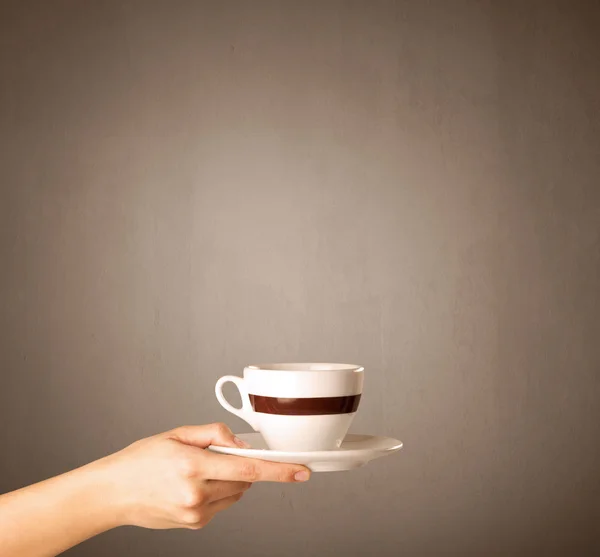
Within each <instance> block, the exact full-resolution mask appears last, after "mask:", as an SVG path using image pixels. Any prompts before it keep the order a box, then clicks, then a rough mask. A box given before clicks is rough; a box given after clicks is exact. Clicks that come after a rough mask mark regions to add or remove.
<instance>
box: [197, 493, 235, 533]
mask: <svg viewBox="0 0 600 557" xmlns="http://www.w3.org/2000/svg"><path fill="white" fill-rule="evenodd" d="M242 495H243V493H236V494H235V495H230V496H229V497H225V499H220V500H219V501H215V502H213V503H209V504H208V505H207V506H206V507H205V508H204V510H203V511H202V512H201V513H200V514H194V515H193V522H189V523H188V524H186V525H185V528H189V529H191V530H199V529H200V528H204V527H205V526H206V525H207V524H208V523H209V522H210V521H211V520H212V519H213V518H214V517H215V514H217V513H218V512H221V511H224V510H225V509H228V508H229V507H231V505H233V504H235V503H237V502H238V501H239V500H240V499H241V498H242Z"/></svg>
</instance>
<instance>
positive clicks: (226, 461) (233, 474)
mask: <svg viewBox="0 0 600 557" xmlns="http://www.w3.org/2000/svg"><path fill="white" fill-rule="evenodd" d="M203 457H204V458H203V470H202V473H203V477H204V478H205V479H211V480H226V481H241V482H251V483H252V482H282V483H291V482H304V481H306V480H308V478H309V477H310V471H309V470H308V468H306V467H305V466H300V465H299V464H284V463H281V462H268V461H266V460H258V459H254V458H244V457H239V456H231V455H222V454H216V453H212V452H210V451H205V453H204V454H203Z"/></svg>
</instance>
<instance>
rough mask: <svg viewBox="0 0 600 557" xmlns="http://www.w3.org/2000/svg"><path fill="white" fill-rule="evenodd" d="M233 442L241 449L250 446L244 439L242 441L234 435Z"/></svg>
mask: <svg viewBox="0 0 600 557" xmlns="http://www.w3.org/2000/svg"><path fill="white" fill-rule="evenodd" d="M233 442H234V443H235V444H236V445H237V446H238V447H241V448H242V449H249V448H250V445H248V443H246V441H242V440H241V439H240V438H239V437H234V438H233Z"/></svg>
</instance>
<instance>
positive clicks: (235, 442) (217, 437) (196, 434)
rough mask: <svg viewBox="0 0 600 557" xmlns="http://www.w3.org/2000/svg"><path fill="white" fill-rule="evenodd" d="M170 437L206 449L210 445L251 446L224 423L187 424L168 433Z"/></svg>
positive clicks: (243, 447)
mask: <svg viewBox="0 0 600 557" xmlns="http://www.w3.org/2000/svg"><path fill="white" fill-rule="evenodd" d="M168 437H169V438H171V439H175V440H176V441H179V442H180V443H184V444H186V445H192V446H194V447H199V448H201V449H206V447H208V446H209V445H217V446H220V447H237V448H242V449H248V448H250V445H248V443H244V441H242V440H241V439H238V438H237V437H236V436H235V435H234V434H233V433H232V431H231V430H230V429H229V428H228V427H227V426H226V425H225V424H222V423H214V424H208V425H186V426H181V427H178V428H176V429H174V430H172V431H170V432H169V433H168Z"/></svg>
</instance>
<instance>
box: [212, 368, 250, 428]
mask: <svg viewBox="0 0 600 557" xmlns="http://www.w3.org/2000/svg"><path fill="white" fill-rule="evenodd" d="M229 382H231V383H234V384H235V386H236V387H237V388H238V391H239V392H240V396H241V397H242V407H241V408H235V407H234V406H232V405H231V404H229V402H228V401H227V399H226V398H225V395H223V385H224V384H225V383H229ZM215 394H216V395H217V400H218V401H219V404H221V406H222V407H223V408H225V410H227V412H231V413H232V414H234V415H235V416H237V417H238V418H241V419H242V420H244V421H245V422H247V423H249V424H250V425H251V426H252V429H253V430H254V431H258V427H257V424H256V421H255V420H254V416H253V414H254V410H253V408H252V404H250V397H249V396H248V391H247V390H246V386H245V385H244V380H243V379H242V378H241V377H237V376H235V375H225V376H223V377H221V378H220V379H219V380H218V381H217V384H216V385H215Z"/></svg>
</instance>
